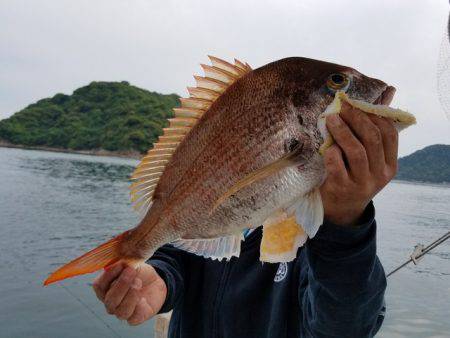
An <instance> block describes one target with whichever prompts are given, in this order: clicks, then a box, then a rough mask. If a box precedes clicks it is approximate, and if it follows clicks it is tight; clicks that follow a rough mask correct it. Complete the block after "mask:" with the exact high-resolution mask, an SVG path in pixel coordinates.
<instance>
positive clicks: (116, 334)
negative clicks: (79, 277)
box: [58, 283, 122, 338]
mask: <svg viewBox="0 0 450 338" xmlns="http://www.w3.org/2000/svg"><path fill="white" fill-rule="evenodd" d="M58 285H59V286H60V287H61V288H63V289H64V290H66V292H67V293H68V294H69V295H71V296H72V297H73V298H75V299H76V300H77V301H78V302H79V303H80V304H81V305H82V306H83V307H84V308H85V309H87V310H88V311H89V312H90V313H92V314H93V315H94V316H95V318H97V319H98V320H99V321H101V322H102V323H103V325H105V326H106V327H107V328H108V329H109V330H110V331H111V332H112V333H113V334H114V335H115V336H116V337H118V338H122V336H121V335H120V334H119V333H117V332H116V331H115V330H114V329H113V328H112V327H111V326H110V325H109V324H108V323H107V322H105V320H104V319H103V318H102V317H100V316H99V315H98V314H97V313H96V312H95V311H94V310H92V309H91V308H90V307H89V306H88V305H87V304H86V303H85V302H83V301H82V300H81V299H80V298H78V297H77V296H76V295H75V294H74V293H73V292H72V291H70V290H69V288H67V287H66V286H64V285H63V284H61V283H58Z"/></svg>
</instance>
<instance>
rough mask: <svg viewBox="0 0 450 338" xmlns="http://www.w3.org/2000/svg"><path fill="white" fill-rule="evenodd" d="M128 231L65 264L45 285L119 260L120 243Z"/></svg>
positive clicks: (92, 270)
mask: <svg viewBox="0 0 450 338" xmlns="http://www.w3.org/2000/svg"><path fill="white" fill-rule="evenodd" d="M128 233H129V231H125V232H124V233H122V234H120V235H119V236H117V237H114V238H113V239H111V240H109V241H108V242H106V243H103V244H102V245H100V246H99V247H97V248H95V249H93V250H91V251H89V252H87V253H85V254H84V255H83V256H80V257H78V258H76V259H74V260H73V261H71V262H70V263H67V264H66V265H63V266H62V267H60V268H59V269H58V270H56V271H55V272H53V273H52V274H51V275H50V276H49V277H48V278H47V279H46V280H45V282H44V285H48V284H51V283H54V282H57V281H60V280H63V279H66V278H69V277H74V276H78V275H82V274H85V273H90V272H94V271H97V270H100V269H101V268H105V267H107V266H109V265H112V264H114V263H116V262H118V261H119V260H120V259H121V258H123V257H121V256H120V252H119V250H118V249H119V244H120V242H121V241H122V239H123V237H124V236H125V235H127V234H128Z"/></svg>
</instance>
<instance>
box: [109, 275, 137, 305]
mask: <svg viewBox="0 0 450 338" xmlns="http://www.w3.org/2000/svg"><path fill="white" fill-rule="evenodd" d="M136 273H137V272H136V270H135V269H133V268H131V267H126V268H125V269H124V270H123V271H122V273H121V274H120V276H119V278H117V280H116V282H115V283H114V284H113V285H112V286H111V287H110V289H109V290H108V292H106V296H105V302H104V303H105V307H106V310H107V311H108V313H109V314H114V313H115V311H116V308H117V306H119V304H120V303H121V302H122V300H123V297H125V295H126V294H127V292H128V290H129V289H130V287H131V285H132V283H133V280H134V278H135V277H136Z"/></svg>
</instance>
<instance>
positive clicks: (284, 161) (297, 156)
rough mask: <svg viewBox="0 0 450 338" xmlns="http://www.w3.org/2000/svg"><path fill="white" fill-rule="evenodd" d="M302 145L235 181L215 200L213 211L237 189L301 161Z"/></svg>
mask: <svg viewBox="0 0 450 338" xmlns="http://www.w3.org/2000/svg"><path fill="white" fill-rule="evenodd" d="M302 150H303V146H302V144H299V145H298V146H296V147H295V148H294V149H293V150H292V151H290V152H288V153H287V154H286V155H284V156H283V157H281V158H280V159H278V160H276V161H274V162H272V163H269V164H268V165H266V166H264V167H262V168H260V169H258V170H255V171H254V172H252V173H250V174H248V175H247V176H245V177H244V178H243V179H241V180H239V181H237V182H236V183H235V184H234V185H233V186H232V187H231V188H229V189H228V190H227V191H226V192H225V193H224V194H223V195H222V196H220V197H219V199H218V200H217V201H216V203H215V204H214V207H213V209H212V210H213V211H214V210H215V209H216V208H217V207H218V206H219V205H220V204H222V203H223V202H224V201H225V200H226V199H227V198H228V197H230V196H232V195H234V194H236V193H237V192H238V191H240V190H242V189H243V188H245V187H247V186H249V185H251V184H253V183H255V182H258V181H261V180H263V179H265V178H267V177H269V176H272V175H274V174H276V173H277V172H279V171H281V170H283V169H285V168H288V167H291V166H294V165H298V164H300V163H302V161H303V160H304V159H303V157H302V156H301V155H302Z"/></svg>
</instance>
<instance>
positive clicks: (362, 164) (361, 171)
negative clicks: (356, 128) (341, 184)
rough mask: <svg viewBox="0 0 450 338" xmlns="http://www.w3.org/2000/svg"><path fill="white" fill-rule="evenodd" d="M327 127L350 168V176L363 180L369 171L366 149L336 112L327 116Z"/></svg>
mask: <svg viewBox="0 0 450 338" xmlns="http://www.w3.org/2000/svg"><path fill="white" fill-rule="evenodd" d="M326 122H327V128H328V131H329V132H330V134H331V135H332V136H333V138H334V140H335V141H336V143H337V144H338V145H339V147H340V148H341V149H342V151H343V153H344V156H345V158H346V159H347V163H348V166H349V169H350V176H352V177H354V178H355V179H356V180H360V181H362V180H364V179H365V178H366V177H367V174H368V172H369V163H368V160H367V154H366V151H365V149H364V147H363V145H362V144H361V142H359V141H358V139H357V138H356V136H355V135H354V134H353V133H352V131H351V129H350V128H349V127H348V126H347V124H346V123H345V122H344V120H342V119H341V118H340V117H339V116H338V115H337V114H333V115H330V116H328V117H327V121H326Z"/></svg>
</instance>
